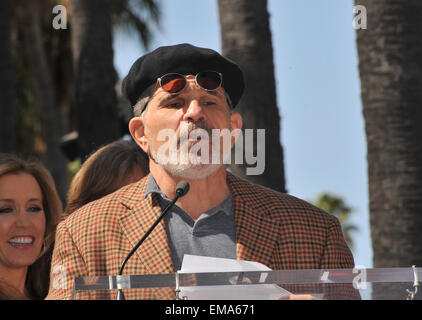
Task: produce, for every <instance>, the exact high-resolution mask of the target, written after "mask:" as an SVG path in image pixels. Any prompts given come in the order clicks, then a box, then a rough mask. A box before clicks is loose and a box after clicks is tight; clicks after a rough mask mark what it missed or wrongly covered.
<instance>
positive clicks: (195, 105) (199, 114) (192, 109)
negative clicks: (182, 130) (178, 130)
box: [183, 99, 205, 122]
mask: <svg viewBox="0 0 422 320" xmlns="http://www.w3.org/2000/svg"><path fill="white" fill-rule="evenodd" d="M204 117H205V115H204V109H203V108H202V106H201V105H200V103H199V101H198V100H197V99H192V100H190V102H189V105H188V106H187V110H186V112H185V114H184V117H183V120H185V121H190V122H197V121H201V120H204Z"/></svg>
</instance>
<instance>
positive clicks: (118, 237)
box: [49, 44, 354, 299]
mask: <svg viewBox="0 0 422 320" xmlns="http://www.w3.org/2000/svg"><path fill="white" fill-rule="evenodd" d="M122 88H123V92H124V93H125V94H126V95H127V96H128V98H129V100H130V102H131V103H132V105H133V106H134V108H135V110H134V113H135V117H134V118H133V119H132V120H131V121H130V123H129V129H130V132H131V134H132V137H133V139H134V140H135V141H136V142H137V143H138V145H139V146H140V147H141V148H142V149H143V150H144V151H145V152H146V153H148V155H149V157H150V172H151V174H150V175H149V176H147V177H145V178H144V179H142V180H140V181H139V182H137V183H135V184H132V185H129V186H126V187H123V188H122V189H120V190H118V191H117V192H115V193H113V194H111V195H109V196H106V197H104V198H102V199H100V200H97V201H94V202H92V203H90V204H88V205H86V206H85V207H83V208H81V209H80V210H78V211H77V212H75V213H73V214H72V215H71V216H70V217H69V218H68V219H66V220H65V221H64V222H62V223H60V225H59V226H58V228H57V237H56V246H55V250H54V254H53V261H52V274H51V283H52V284H51V290H50V293H49V298H50V299H68V298H70V295H71V290H72V281H73V278H74V277H75V276H97V275H116V274H118V271H119V268H120V266H121V263H122V261H123V260H124V259H125V257H126V255H127V254H128V253H129V252H130V250H131V249H132V248H133V247H134V246H135V245H136V243H137V242H138V240H139V239H140V238H141V237H142V236H143V235H144V234H145V232H146V231H147V230H148V229H149V227H150V226H151V225H152V224H153V223H154V221H155V220H156V219H157V217H159V216H160V214H161V213H162V210H163V208H164V207H165V206H166V205H167V204H168V203H169V202H170V201H171V200H172V199H174V198H175V196H176V193H175V188H176V185H177V183H178V182H180V181H182V180H185V181H188V182H189V184H190V190H189V192H188V193H187V194H186V195H185V196H183V197H181V198H179V200H178V201H177V202H176V205H175V206H173V207H172V208H171V209H170V212H169V213H168V214H167V215H166V216H165V218H164V220H163V221H162V222H161V223H160V224H158V225H157V227H156V228H155V229H154V231H153V232H152V233H151V234H150V236H149V237H148V238H147V239H146V240H145V242H144V243H143V244H142V245H141V246H140V247H139V248H138V249H137V250H136V252H135V254H134V255H133V256H132V257H131V258H130V259H129V260H128V262H127V264H126V266H125V269H124V272H123V273H124V274H159V273H174V272H175V270H178V269H180V266H181V263H182V260H183V255H184V254H197V255H205V256H214V257H223V258H233V259H235V258H237V259H241V260H252V261H258V262H261V263H263V264H265V265H267V266H268V267H270V268H271V269H274V270H277V269H304V268H313V269H326V268H353V266H354V263H353V257H352V254H351V252H350V250H349V249H348V247H347V245H346V244H345V241H344V239H343V235H342V232H341V228H340V224H339V222H338V220H337V219H336V218H335V217H333V216H332V215H330V214H328V213H326V212H324V211H322V210H320V209H318V208H316V207H314V206H312V205H310V204H308V203H306V202H304V201H302V200H300V199H297V198H294V197H292V196H289V195H286V194H280V193H278V192H275V191H273V190H270V189H267V188H264V187H261V186H257V185H253V184H251V183H249V182H247V181H244V180H241V179H239V178H237V177H236V176H234V175H232V174H230V173H228V172H227V171H226V167H225V165H224V163H223V162H224V161H223V160H224V159H225V157H226V156H227V150H224V148H222V147H221V144H219V143H216V142H221V141H220V140H223V139H222V136H218V138H217V140H218V141H216V139H212V138H210V136H209V133H211V132H212V131H213V130H221V131H223V130H224V129H228V131H231V132H233V131H236V130H239V129H241V127H242V118H241V116H240V114H238V113H236V112H233V108H234V107H235V106H236V104H237V103H238V101H239V99H240V97H241V95H242V92H243V88H244V84H243V75H242V72H241V70H240V68H239V67H238V66H237V65H236V64H235V63H234V62H232V61H230V60H228V59H226V58H224V57H223V56H221V55H220V54H218V53H217V52H215V51H213V50H209V49H203V48H197V47H194V46H191V45H188V44H181V45H176V46H168V47H161V48H158V49H156V50H155V51H153V52H151V53H149V54H147V55H145V56H143V57H141V58H140V59H138V60H137V61H136V62H135V63H134V65H133V66H132V68H131V70H130V71H129V74H128V75H127V77H126V78H125V79H124V81H123V85H122ZM257 107H258V106H257ZM183 131H185V133H186V132H187V133H189V134H183ZM194 131H197V132H198V131H199V132H202V135H201V134H199V135H196V136H195V137H196V138H193V139H192V135H191V133H193V132H194ZM163 133H164V134H163ZM204 133H205V134H204ZM207 134H208V135H207ZM165 137H166V138H168V139H164V138H165ZM212 137H214V136H212ZM235 138H236V135H230V146H229V148H228V149H230V148H231V147H233V145H234V143H235ZM199 144H201V146H202V147H203V148H198V145H199ZM215 145H220V148H218V147H217V148H215ZM206 147H209V148H208V149H211V150H208V151H209V153H208V159H209V158H213V159H214V160H215V159H217V161H204V159H205V158H207V157H203V156H204V154H207V152H206V151H207V150H206V149H207V148H206ZM192 150H196V151H197V152H191V151H192ZM59 266H60V267H59ZM55 270H62V271H63V270H64V271H65V279H66V281H65V283H64V285H61V286H57V281H55V277H57V273H55ZM55 283H56V285H54V284H55ZM126 291H127V292H125V295H126V298H127V299H174V297H175V296H174V292H173V291H172V290H171V289H169V290H165V289H142V290H141V289H137V290H126ZM77 297H78V298H111V299H115V297H116V292H108V293H104V294H103V295H102V294H100V293H98V292H95V293H90V294H85V293H84V294H80V295H79V296H77Z"/></svg>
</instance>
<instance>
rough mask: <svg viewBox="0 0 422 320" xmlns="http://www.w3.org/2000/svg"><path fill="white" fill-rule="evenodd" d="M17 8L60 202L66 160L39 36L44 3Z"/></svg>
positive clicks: (35, 0)
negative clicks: (61, 147) (61, 146)
mask: <svg viewBox="0 0 422 320" xmlns="http://www.w3.org/2000/svg"><path fill="white" fill-rule="evenodd" d="M20 5H21V6H20V7H19V9H20V17H21V21H22V25H21V30H22V33H23V39H24V40H23V41H24V44H25V53H26V58H27V61H28V66H29V71H30V78H31V80H32V81H31V82H32V86H33V89H34V93H35V99H36V100H35V106H36V108H37V110H38V117H39V119H40V123H41V136H42V138H43V141H44V144H45V148H46V150H45V163H46V165H47V167H48V169H49V170H50V172H51V174H52V176H53V178H54V179H55V181H56V184H57V189H58V193H59V194H60V196H61V198H62V200H64V198H65V194H66V186H67V181H68V176H67V169H66V159H65V156H64V154H63V153H62V151H61V149H60V136H61V128H60V126H59V125H58V122H57V119H58V117H57V110H56V102H55V95H54V90H53V84H52V79H51V77H50V69H49V65H48V60H47V54H46V50H45V47H44V39H43V33H42V24H41V12H42V11H41V10H44V9H43V8H44V7H43V5H44V3H42V2H41V0H24V1H21V2H20Z"/></svg>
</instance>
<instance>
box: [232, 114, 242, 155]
mask: <svg viewBox="0 0 422 320" xmlns="http://www.w3.org/2000/svg"><path fill="white" fill-rule="evenodd" d="M230 125H231V131H232V132H233V131H234V130H236V131H238V132H239V133H240V130H242V126H243V121H242V116H241V115H240V113H238V112H233V113H232V114H231V115H230ZM237 137H238V135H236V138H235V139H233V140H232V148H233V147H234V144H235V143H236V140H237Z"/></svg>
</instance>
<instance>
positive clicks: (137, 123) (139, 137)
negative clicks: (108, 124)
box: [129, 117, 149, 153]
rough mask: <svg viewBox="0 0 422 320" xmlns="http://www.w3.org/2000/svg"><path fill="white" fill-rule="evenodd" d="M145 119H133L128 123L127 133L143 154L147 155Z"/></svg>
mask: <svg viewBox="0 0 422 320" xmlns="http://www.w3.org/2000/svg"><path fill="white" fill-rule="evenodd" d="M144 121H145V119H143V118H141V117H134V118H132V119H130V121H129V132H130V134H131V135H132V138H133V140H135V142H136V143H137V144H138V145H139V146H140V147H141V148H142V150H144V152H146V153H148V151H149V144H148V139H147V137H146V136H145V124H144Z"/></svg>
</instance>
